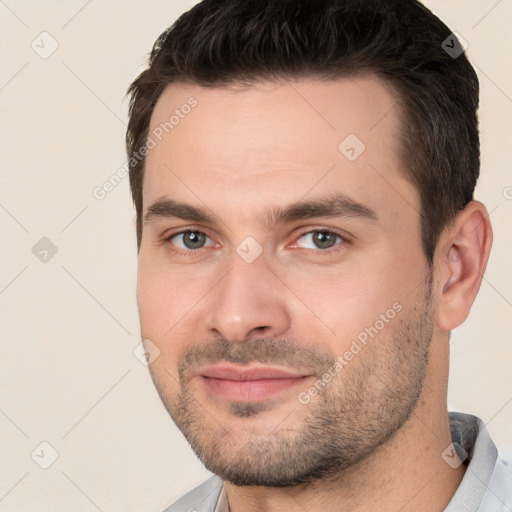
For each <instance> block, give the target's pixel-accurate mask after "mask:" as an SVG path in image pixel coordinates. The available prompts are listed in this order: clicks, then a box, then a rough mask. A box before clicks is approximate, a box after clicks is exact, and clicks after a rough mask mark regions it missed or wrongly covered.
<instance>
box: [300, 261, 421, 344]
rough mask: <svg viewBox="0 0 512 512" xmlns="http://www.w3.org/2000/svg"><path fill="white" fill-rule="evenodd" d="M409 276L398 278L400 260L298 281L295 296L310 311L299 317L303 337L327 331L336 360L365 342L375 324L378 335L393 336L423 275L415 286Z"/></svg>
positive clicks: (404, 272)
mask: <svg viewBox="0 0 512 512" xmlns="http://www.w3.org/2000/svg"><path fill="white" fill-rule="evenodd" d="M408 272H409V271H408V270H407V269H405V268H403V267H402V268H401V269H400V271H399V272H397V270H396V261H395V259H394V258H389V257H388V258H387V261H386V257H385V256H384V255H381V257H380V258H378V259H375V260H372V262H371V264H370V263H364V264H363V262H357V263H354V264H353V265H347V266H346V267H344V268H341V267H340V269H339V270H338V271H336V272H329V273H328V274H323V275H322V274H317V275H315V276H307V277H305V276H304V275H303V276H302V277H300V276H297V277H296V278H295V280H294V282H295V287H294V291H295V292H296V294H297V296H299V297H300V298H301V299H302V301H303V303H304V304H305V306H306V307H307V310H309V313H308V314H307V315H305V316H302V315H299V317H300V316H302V318H303V320H301V321H302V322H303V324H302V326H301V328H300V331H299V332H304V333H309V336H308V337H309V338H312V337H313V336H314V333H315V332H316V333H318V332H319V331H318V329H319V328H322V325H323V326H324V327H325V328H324V329H323V330H324V332H325V333H326V334H327V338H326V339H327V340H329V339H330V340H331V341H330V343H329V344H330V345H331V349H332V351H333V352H334V353H336V354H340V353H343V351H345V350H347V348H348V347H349V346H350V344H351V342H352V341H353V340H354V339H356V338H357V337H358V336H359V335H361V333H363V334H362V336H363V337H364V332H368V331H366V330H367V329H370V328H372V327H374V326H375V324H376V323H377V330H378V331H379V333H380V332H381V331H382V332H384V331H385V332H389V331H390V328H393V326H395V324H397V322H396V319H397V318H400V312H401V311H402V310H403V309H404V307H405V305H406V303H407V302H408V301H410V296H409V295H410V292H411V290H412V289H413V288H414V287H413V286H411V285H410V283H411V282H416V281H419V279H420V277H419V273H418V279H417V280H415V278H414V277H413V276H410V275H407V274H408ZM319 320H321V322H319ZM395 327H396V326H395ZM371 330H372V332H375V331H374V330H373V329H371ZM312 340H313V339H312Z"/></svg>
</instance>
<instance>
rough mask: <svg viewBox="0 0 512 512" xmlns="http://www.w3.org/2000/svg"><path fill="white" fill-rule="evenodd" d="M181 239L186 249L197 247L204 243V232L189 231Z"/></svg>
mask: <svg viewBox="0 0 512 512" xmlns="http://www.w3.org/2000/svg"><path fill="white" fill-rule="evenodd" d="M183 239H184V240H183V243H184V244H185V246H186V247H187V248H188V249H199V248H201V247H202V246H203V245H204V234H203V233H198V232H197V231H189V232H188V233H186V234H185V236H184V237H183Z"/></svg>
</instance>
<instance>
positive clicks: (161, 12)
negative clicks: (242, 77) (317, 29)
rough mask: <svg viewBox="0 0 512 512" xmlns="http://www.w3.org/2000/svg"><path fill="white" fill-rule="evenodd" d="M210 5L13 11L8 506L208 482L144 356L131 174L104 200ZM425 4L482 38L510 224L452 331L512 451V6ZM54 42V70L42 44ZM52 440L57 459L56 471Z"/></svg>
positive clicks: (464, 373) (6, 184)
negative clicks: (149, 65)
mask: <svg viewBox="0 0 512 512" xmlns="http://www.w3.org/2000/svg"><path fill="white" fill-rule="evenodd" d="M194 3H195V2H194V1H193V0H189V1H185V0H173V1H169V0H165V1H164V0H146V1H140V2H135V1H133V0H131V1H126V2H120V1H114V0H107V1H105V0H103V1H99V0H90V1H85V0H72V1H71V0H68V1H66V2H64V1H63V0H51V1H50V0H46V1H45V2H37V1H35V0H31V1H29V0H5V1H0V16H1V22H0V23H1V25H0V38H1V41H0V43H1V46H0V48H1V50H0V51H1V62H2V64H1V71H0V108H1V113H0V115H1V136H2V145H1V155H0V162H1V171H0V226H1V251H0V254H1V256H0V258H1V259H0V261H1V265H0V315H1V343H2V357H1V359H0V440H1V441H0V466H1V467H0V511H20V512H21V511H23V512H30V511H52V512H56V511H57V512H58V511H64V510H66V511H67V510H73V511H74V512H82V511H83V512H89V511H95V510H101V511H105V512H106V511H143V510H144V511H154V512H160V511H161V510H162V509H163V508H164V507H165V506H166V505H168V504H169V503H171V502H172V501H174V499H176V498H177V497H178V496H180V495H181V494H182V493H183V492H185V490H187V489H189V488H191V487H193V486H194V485H196V484H197V483H199V482H201V481H202V480H203V479H204V478H205V477H206V476H208V473H207V471H206V470H205V469H203V468H202V465H201V464H200V463H199V462H198V461H197V460H196V458H195V456H194V455H193V453H192V452H191V450H190V449H189V447H188V445H187V444H186V442H185V441H184V439H183V438H182V436H181V434H180V433H179V432H178V431H177V429H176V427H175V426H174V424H173V423H172V421H171V420H170V418H169V417H168V415H167V413H166V412H165V410H164V408H163V406H161V404H160V401H159V399H158V397H157V394H156V391H155V390H154V389H153V386H152V383H151V381H150V379H149V377H148V373H147V368H146V367H145V366H143V364H141V363H140V362H139V360H138V359H137V358H136V357H135V356H134V354H133V350H134V348H135V347H136V346H137V345H138V343H139V341H140V340H139V326H138V317H137V308H136V304H135V273H136V247H135V233H134V225H133V222H134V210H133V209H132V205H131V200H130V196H129V190H128V180H127V179H124V180H122V182H121V183H120V184H119V185H118V186H117V187H116V188H115V189H114V190H112V191H111V192H109V193H108V194H107V196H106V197H105V198H104V199H103V200H98V199H95V197H94V196H93V190H94V188H95V187H98V186H101V185H102V184H103V183H104V182H105V181H106V180H108V178H109V177H110V176H111V175H112V174H113V173H115V172H116V170H117V169H119V168H120V167H121V166H122V165H123V164H124V162H125V156H124V142H123V139H124V132H125V123H126V109H127V104H126V101H125V100H124V99H123V96H124V93H125V90H126V88H127V86H128V84H129V83H130V82H131V80H133V79H134V78H135V76H136V75H137V73H138V72H139V71H140V70H141V67H142V66H143V65H144V64H145V59H146V55H147V53H148V52H149V51H150V48H151V46H152V44H153V42H154V40H155V39H156V37H157V36H158V35H159V34H160V33H161V32H162V31H163V30H164V29H165V28H166V27H167V26H168V25H169V24H171V22H172V21H173V20H174V19H175V18H176V17H177V16H178V15H179V14H180V13H181V12H183V11H185V10H187V9H188V8H190V7H191V6H192V5H193V4H194ZM427 3H428V5H429V6H430V7H431V8H433V9H434V11H435V12H436V13H437V14H438V15H440V17H441V18H442V19H444V20H445V21H446V22H447V23H448V25H449V26H451V28H452V29H453V30H455V31H457V32H458V33H460V34H462V36H463V37H464V39H466V40H467V41H468V43H469V48H468V54H469V56H470V58H471V60H472V62H473V63H474V64H475V66H476V67H477V70H478V73H479V75H480V78H481V86H482V97H481V100H482V108H481V131H482V153H483V160H482V164H483V165H482V171H483V177H482V179H481V180H480V183H479V187H478V191H477V197H478V198H479V199H480V200H482V201H483V202H484V203H485V204H486V205H487V206H488V209H489V211H490V212H491V220H492V223H493V225H494V229H495V245H494V250H493V254H492V257H491V260H490V264H489V268H488V271H487V273H486V277H485V280H484V282H483V284H482V288H481V292H480V295H479V297H478V299H477V301H476V304H475V306H474V308H473V311H472V315H471V317H470V319H469V320H468V321H467V322H466V323H465V325H464V326H462V327H460V328H459V329H457V330H456V331H455V332H454V333H453V342H452V366H451V383H450V392H449V402H450V406H451V407H452V408H453V409H457V410H462V411H466V412H472V413H474V414H477V415H479V416H480V417H481V418H482V419H483V420H484V421H485V422H487V423H488V428H489V430H490V432H491V434H492V435H493V437H494V439H495V441H496V443H497V444H498V445H499V446H500V447H507V446H509V447H510V446H511V445H512V429H511V425H512V377H511V364H510V363H511V361H512V344H511V342H510V337H511V336H510V333H511V332H512V292H511V290H512V271H511V267H512V265H511V261H512V243H511V236H510V232H511V229H510V224H511V220H512V188H510V187H512V174H511V171H510V148H511V147H512V130H511V129H510V122H511V120H512V71H511V67H510V64H509V62H510V59H509V57H510V55H511V54H512V38H511V37H510V29H509V27H510V26H511V25H512V1H511V0H500V1H496V0H478V1H475V2H473V1H472V2H469V1H468V0H430V1H428V2H427ZM43 31H47V32H48V33H49V34H50V36H47V35H43V36H40V34H41V32H43ZM53 40H55V41H56V42H57V43H58V48H57V49H56V51H55V52H54V53H53V54H52V55H51V56H49V57H48V58H46V59H43V58H41V57H40V55H39V54H38V53H36V51H34V50H33V49H32V48H31V42H32V41H35V42H34V43H33V45H34V46H35V47H36V48H37V49H38V51H39V52H40V53H44V52H45V51H46V52H48V51H49V50H50V49H51V45H52V44H55V43H53V42H52V41H53ZM507 187H508V188H507ZM42 237H47V238H49V239H50V240H51V241H52V243H53V244H54V245H55V246H56V247H57V249H58V252H57V253H56V255H55V256H53V257H51V258H50V254H49V255H48V261H47V262H46V263H44V262H41V261H40V260H39V259H38V258H36V256H35V255H34V254H33V252H32V247H33V246H34V245H35V244H36V243H37V242H38V241H39V240H40V239H41V238H42ZM43 441H46V442H48V443H50V445H51V446H52V447H53V449H54V450H55V451H56V453H58V458H57V460H56V461H55V462H54V463H53V464H52V465H51V466H50V467H49V468H48V469H42V468H41V467H39V465H38V463H39V464H44V463H49V462H51V456H52V448H49V447H48V446H46V445H43V446H40V443H41V442H43ZM34 450H35V452H34V455H33V458H31V453H32V452H33V451H34ZM419 456H421V455H420V454H419ZM36 462H38V463H36Z"/></svg>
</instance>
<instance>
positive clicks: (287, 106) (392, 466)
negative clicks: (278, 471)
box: [137, 76, 492, 512]
mask: <svg viewBox="0 0 512 512" xmlns="http://www.w3.org/2000/svg"><path fill="white" fill-rule="evenodd" d="M191 96H193V97H194V98H195V99H196V100H197V102H198V104H197V107H196V108H195V109H194V110H193V111H192V112H191V113H190V114H189V115H188V116H187V117H186V118H185V119H183V120H181V122H180V123H179V125H177V126H176V127H175V128H174V129H173V130H172V131H170V132H169V134H168V135H166V136H165V137H163V138H162V140H161V141H160V142H159V143H158V144H157V145H156V147H154V148H153V149H152V150H151V151H150V152H149V154H148V156H147V163H146V174H145V178H144V187H143V207H144V212H145V213H146V212H147V211H148V208H149V207H150V206H151V205H153V204H154V203H155V202H156V201H158V200H161V199H163V198H166V199H172V200H174V201H179V202H181V203H186V204H189V205H192V206H196V207H202V208H206V209H207V210H208V211H209V213H210V214H212V215H214V216H215V221H214V222H210V221H208V222H203V221H202V222H194V221H191V220H190V219H181V218H176V217H169V216H163V215H152V216H151V218H149V219H148V221H147V222H146V223H145V224H144V228H143V236H142V243H141V248H140V253H139V268H138V287H137V299H138V306H139V311H140V320H141V330H142V335H143V338H145V339H149V340H151V342H152V343H153V344H155V345H156V346H157V347H158V348H159V350H160V355H159V357H158V358H156V359H155V361H154V362H153V363H152V364H151V365H150V371H151V375H152V378H153V380H154V382H155V385H156V387H157V389H158V391H159V393H160V396H161V398H162V400H163V402H164V404H165V405H166V407H167V409H168V410H169V412H170V413H171V415H172V416H173V418H174V419H175V421H176V422H177V423H178V426H180V428H182V430H183V431H184V432H185V434H186V435H187V437H188V438H189V440H190V438H192V439H193V443H192V444H193V446H194V443H195V444H196V446H194V448H195V449H196V451H197V450H198V449H199V451H200V450H201V448H202V449H203V454H204V455H206V456H208V450H210V452H212V451H213V450H214V448H215V446H216V443H217V444H218V445H219V449H220V452H219V453H217V454H216V455H212V453H213V452H212V453H210V454H209V456H210V458H216V459H219V458H224V459H225V461H226V463H227V464H228V465H229V464H234V463H237V464H238V463H240V460H241V459H240V457H242V458H243V457H246V458H249V459H250V458H251V457H252V458H253V459H252V463H251V464H257V462H258V453H260V452H259V451H258V449H259V448H264V449H265V450H266V452H268V453H280V452H279V451H278V450H279V449H281V446H282V444H280V443H281V442H282V440H283V439H295V438H296V436H297V435H298V432H301V429H303V427H304V423H305V421H306V420H308V419H311V418H314V417H318V415H321V414H322V411H325V413H326V414H328V413H327V404H329V403H335V404H342V405H343V406H345V405H346V408H345V409H343V411H339V410H338V411H337V415H336V414H333V416H332V418H334V419H336V418H338V419H339V421H340V424H339V426H340V429H341V430H343V428H346V430H347V432H348V433H350V431H351V430H352V433H354V432H355V433H356V437H357V432H359V431H360V429H361V426H365V425H366V424H367V423H369V424H371V423H374V424H375V425H374V428H375V431H376V434H375V436H376V438H375V442H370V441H368V443H367V445H365V446H364V447H363V448H364V449H363V448H361V447H360V448H359V450H360V453H359V455H360V456H359V457H358V456H357V454H358V452H357V450H355V453H354V454H352V455H346V454H345V455H346V460H345V466H344V467H342V469H341V470H340V471H339V472H337V473H332V472H331V473H330V474H326V475H324V477H323V478H320V479H317V480H315V481H312V482H309V483H304V484H301V485H295V486H293V487H272V486H269V485H257V486H241V485H235V484H234V483H232V482H226V484H225V490H226V493H227V497H228V501H229V506H230V510H231V512H241V511H259V510H261V511H263V510H265V511H274V510H275V511H277V510H290V511H295V510H301V511H303V510H308V511H315V510H322V511H330V510H339V504H340V503H343V504H344V510H351V511H358V510H369V509H372V507H378V510H382V511H398V510H415V511H420V512H421V511H441V510H443V509H444V508H445V506H446V505H447V503H448V502H449V500H450V498H451V497H452V496H453V494H454V492H455V490H456V488H457V486H458V485H459V483H460V481H461V479H462V477H463V475H464V466H463V465H461V466H459V467H458V468H456V469H452V468H451V467H450V466H449V465H448V464H446V462H445V461H444V460H443V458H442V457H441V453H442V452H443V450H445V448H446V447H447V446H449V444H450V442H451V438H450V431H449V423H448V415H447V405H446V392H447V380H448V364H449V331H450V330H451V329H453V328H454V327H456V326H457V325H460V323H462V322H463V321H464V320H465V318H466V317H467V315H468V313H469V310H470V307H471V305H472V303H473V301H474V299H475V296H476V294H477V292H478V289H479V286H480V283H481V280H482V274H483V273H484V270H485V266H486V263H487V259H488V255H489V251H490V247H491V243H492V232H491V227H490V224H489V220H488V215H487V211H486V209H485V207H484V206H483V205H482V204H481V203H479V202H477V201H473V202H471V203H470V204H469V205H468V206H467V207H466V208H465V209H464V210H463V211H462V212H460V213H459V214H458V215H457V217H456V219H455V221H454V222H453V223H452V224H451V225H450V226H449V227H447V228H446V229H445V230H444V232H443V233H442V236H441V238H440V240H439V243H438V247H437V249H436V253H435V259H434V265H433V267H432V269H431V268H430V267H429V265H428V263H427V261H426V259H425V256H424V253H423V250H422V245H421V238H420V221H419V211H420V204H419V196H418V193H417V191H416V190H415V188H414V187H413V185H412V184H411V183H410V182H409V181H408V180H407V179H406V178H405V176H404V174H403V172H402V170H401V169H402V166H403V164H402V162H401V161H400V158H399V153H398V142H397V140H396V139H395V137H394V134H396V133H397V130H398V127H399V123H400V117H399V109H398V108H395V107H396V105H395V100H394V99H393V96H392V94H390V92H389V91H388V89H387V88H386V86H385V84H383V83H382V82H381V81H380V80H379V79H377V78H376V77H372V76H369V77H355V78H351V79H346V78H345V79H340V80H336V81H318V80H313V79H308V80H306V79H304V80H300V81H294V82H286V83H280V84H277V83H267V82H265V83H258V84H255V85H254V86H252V87H250V88H244V89H234V88H210V89H206V88H202V87H199V86H196V85H190V84H180V83H175V84H172V85H170V86H168V87H167V88H166V90H165V91H164V93H163V94H162V96H161V97H160V98H159V100H158V103H157V105H156V107H155V110H154V113H153V116H152V119H151V126H150V132H152V131H153V130H154V129H155V128H157V127H158V126H159V125H160V123H163V122H165V121H167V120H168V119H169V117H170V115H172V113H173V112H174V111H175V109H176V108H180V106H181V105H183V104H184V103H186V102H187V100H188V98H190V97H191ZM348 134H356V135H357V137H358V138H359V139H360V140H361V141H363V142H364V144H365V146H366V149H365V150H364V152H363V153H362V154H361V155H360V156H359V157H358V158H357V159H356V160H354V161H349V160H348V159H347V158H345V156H344V155H343V154H342V153H341V152H340V151H339V150H338V146H339V144H340V142H342V141H343V140H344V139H345V138H346V137H347V135H348ZM333 192H339V193H342V194H344V195H345V196H348V197H350V198H351V199H352V200H353V201H356V202H358V203H361V204H363V205H365V206H366V207H367V208H369V209H371V210H372V211H373V212H374V213H375V214H376V218H377V221H372V220H369V219H366V218H361V217H357V216H347V215H343V216H336V217H332V216H331V217H325V216H320V217H312V218H307V219H300V220H295V221H292V222H281V221H280V222H270V223H268V222H265V220H268V218H266V217H265V215H266V214H267V212H269V211H271V210H272V209H275V208H284V207H286V206H287V205H289V204H291V203H295V202H298V201H307V200H315V199H322V198H325V197H326V196H329V195H330V194H332V193H333ZM185 228H187V229H191V230H198V231H201V232H203V233H205V234H206V235H207V236H208V238H207V240H208V242H207V245H206V246H205V247H202V248H200V249H197V250H195V252H194V251H191V252H188V253H183V252H180V247H181V248H183V247H184V246H183V238H182V237H180V236H175V237H174V238H171V239H168V238H169V237H170V236H171V235H173V234H177V233H179V232H180V231H182V230H183V229H185ZM312 230H317V231H322V230H323V231H325V230H330V231H336V232H337V233H338V234H340V235H341V236H343V237H345V239H346V240H347V241H345V242H344V241H342V240H341V239H337V238H336V239H335V240H336V245H335V246H334V247H333V248H331V250H330V251H325V250H321V249H319V248H318V247H315V245H314V243H313V242H312V239H311V237H310V236H309V237H308V236H305V235H304V234H305V233H309V232H311V231H312ZM249 236H250V237H252V238H253V239H254V240H256V241H257V243H258V244H259V245H260V247H261V249H262V253H261V255H259V256H258V257H257V258H256V259H255V260H254V261H253V262H252V263H247V261H245V260H244V259H243V258H242V257H241V256H240V254H239V253H237V247H239V245H240V243H241V242H242V241H244V240H245V239H246V237H249ZM241 247H242V248H244V247H245V248H247V247H248V246H247V245H245V246H244V245H243V244H242V246H241ZM333 249H337V250H333ZM251 250H252V249H251ZM430 273H431V274H430ZM430 275H431V277H432V282H431V287H430V295H431V297H430V301H429V300H427V296H428V295H429V293H428V292H429V286H428V279H429V276H430ZM395 303H399V304H400V305H401V307H402V309H401V311H400V313H398V314H397V315H396V318H394V319H393V320H390V321H389V323H386V325H385V326H384V328H383V329H382V330H381V331H379V333H378V335H377V336H376V337H375V339H372V341H371V342H370V343H368V345H367V346H365V347H364V349H363V350H361V351H360V352H359V353H358V354H357V355H355V356H354V357H353V359H351V360H350V361H348V363H347V364H346V366H345V367H344V368H343V370H341V371H340V372H338V374H337V376H336V377H335V378H334V379H333V380H332V382H329V383H328V385H327V386H326V387H325V390H323V391H320V392H319V393H318V394H317V395H316V396H313V397H312V398H311V401H310V402H309V403H308V404H307V405H304V404H302V403H300V401H299V400H298V394H299V393H300V392H304V391H307V390H308V389H310V387H311V385H312V384H314V382H315V381H316V380H317V379H318V378H319V377H321V375H322V373H323V371H324V370H325V369H326V368H327V366H328V364H327V363H326V361H328V356H330V357H332V358H335V357H337V356H338V355H342V354H344V353H345V352H346V351H347V350H349V349H350V347H351V343H352V342H353V340H354V339H356V338H357V336H358V334H360V333H361V332H362V331H363V330H364V329H365V327H368V326H372V325H374V324H375V322H376V320H378V319H379V318H380V315H381V314H383V313H385V312H386V311H387V310H389V308H391V307H392V305H393V304H395ZM221 339H222V340H225V345H226V347H228V348H225V352H224V353H225V354H228V353H229V354H230V355H233V354H238V355H240V354H245V355H247V356H248V360H249V356H255V357H256V358H259V359H257V360H258V361H259V362H257V363H256V362H254V361H252V362H250V363H249V366H251V367H255V366H259V367H261V366H264V364H266V363H265V362H262V361H264V353H263V351H262V348H261V347H264V346H266V345H265V343H267V342H268V343H271V342H273V341H274V342H275V343H276V344H277V345H278V346H279V347H281V348H283V347H285V345H283V343H285V342H286V343H288V345H286V347H285V348H286V350H284V349H283V350H284V351H283V352H282V354H284V355H286V354H289V355H290V361H291V364H290V367H293V370H294V371H299V370H300V371H301V372H302V373H306V374H307V372H308V371H309V372H310V373H309V374H307V376H306V377H305V378H304V382H303V385H302V384H300V385H296V386H293V387H292V388H290V389H287V390H284V391H280V392H279V393H276V394H275V395H272V397H270V398H268V399H265V400H262V401H259V402H258V404H256V405H255V403H254V402H250V403H249V405H248V404H247V403H243V401H233V400H229V399H226V398H223V397H219V396H218V395H215V394H214V393H213V394H212V393H211V390H209V389H208V388H207V387H206V386H204V385H203V384H204V382H203V380H201V379H200V378H199V377H198V376H197V375H196V374H195V373H194V371H195V370H197V367H198V366H197V364H196V365H195V366H194V364H193V363H194V361H196V362H197V361H203V359H201V357H200V356H198V359H197V360H194V359H192V363H191V364H190V365H189V366H187V365H186V364H185V363H184V361H185V360H186V359H185V355H186V354H188V355H189V356H190V353H191V352H190V351H191V349H193V350H195V351H196V354H204V351H205V350H207V349H208V347H216V346H218V345H215V343H216V342H217V341H219V340H221ZM264 340H267V342H265V341H264ZM268 340H270V341H268ZM279 343H281V344H280V345H279ZM258 347H259V348H258ZM294 347H296V349H295V348H294ZM407 349H409V350H407ZM412 349H414V350H412ZM307 350H310V351H311V353H312V354H323V355H326V357H327V359H326V360H324V361H323V363H322V361H321V360H319V361H318V362H317V364H316V363H311V365H310V367H309V368H308V367H307V364H306V363H305V359H304V358H301V357H300V356H299V355H298V354H300V353H301V351H307ZM422 351H423V352H424V353H425V356H424V357H422V356H421V353H422ZM271 354H272V355H275V354H276V353H274V352H271ZM215 360H216V359H215ZM270 361H271V362H275V363H276V364H277V363H278V364H279V365H281V366H282V367H286V364H285V363H283V361H280V360H278V359H275V360H272V359H270ZM397 361H398V362H397ZM267 362H268V361H267ZM244 363H247V361H244ZM293 365H295V366H293ZM362 377H364V378H362ZM377 377H378V378H377ZM358 379H359V380H358ZM404 383H406V384H407V385H405V384H404ZM414 389H416V391H417V392H418V396H413V395H414ZM350 397H352V398H350ZM383 400H387V401H385V402H383ZM235 402H236V403H235ZM380 403H386V404H388V405H387V407H379V404H380ZM393 404H396V405H397V407H398V406H399V407H398V408H400V407H401V408H402V409H403V414H398V413H394V412H393V411H394V409H395V407H392V405H393ZM356 407H360V409H358V410H357V411H356V409H355V408H356ZM184 408H186V409H187V411H188V414H185V413H184V412H183V409H184ZM382 418H386V419H387V418H391V419H392V420H393V421H389V423H390V424H391V425H392V427H389V428H391V430H392V432H387V433H383V432H381V431H379V429H380V430H382V429H383V428H384V427H381V425H382V424H383V421H382ZM187 422H188V423H187ZM347 422H349V425H348V426H349V427H350V425H351V424H352V425H353V428H352V429H350V428H347V425H346V423H347ZM350 422H352V423H350ZM384 423H385V422H384ZM384 434H386V435H384ZM388 434H389V435H388ZM378 435H381V438H378ZM317 437H318V436H317ZM219 439H220V440H221V441H219ZM362 439H364V436H363V437H362ZM313 441H314V442H317V440H313ZM372 443H373V444H372ZM340 451H342V450H340ZM347 452H348V450H347ZM304 453H307V451H305V452H304ZM278 462H279V461H278ZM340 467H341V466H340Z"/></svg>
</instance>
